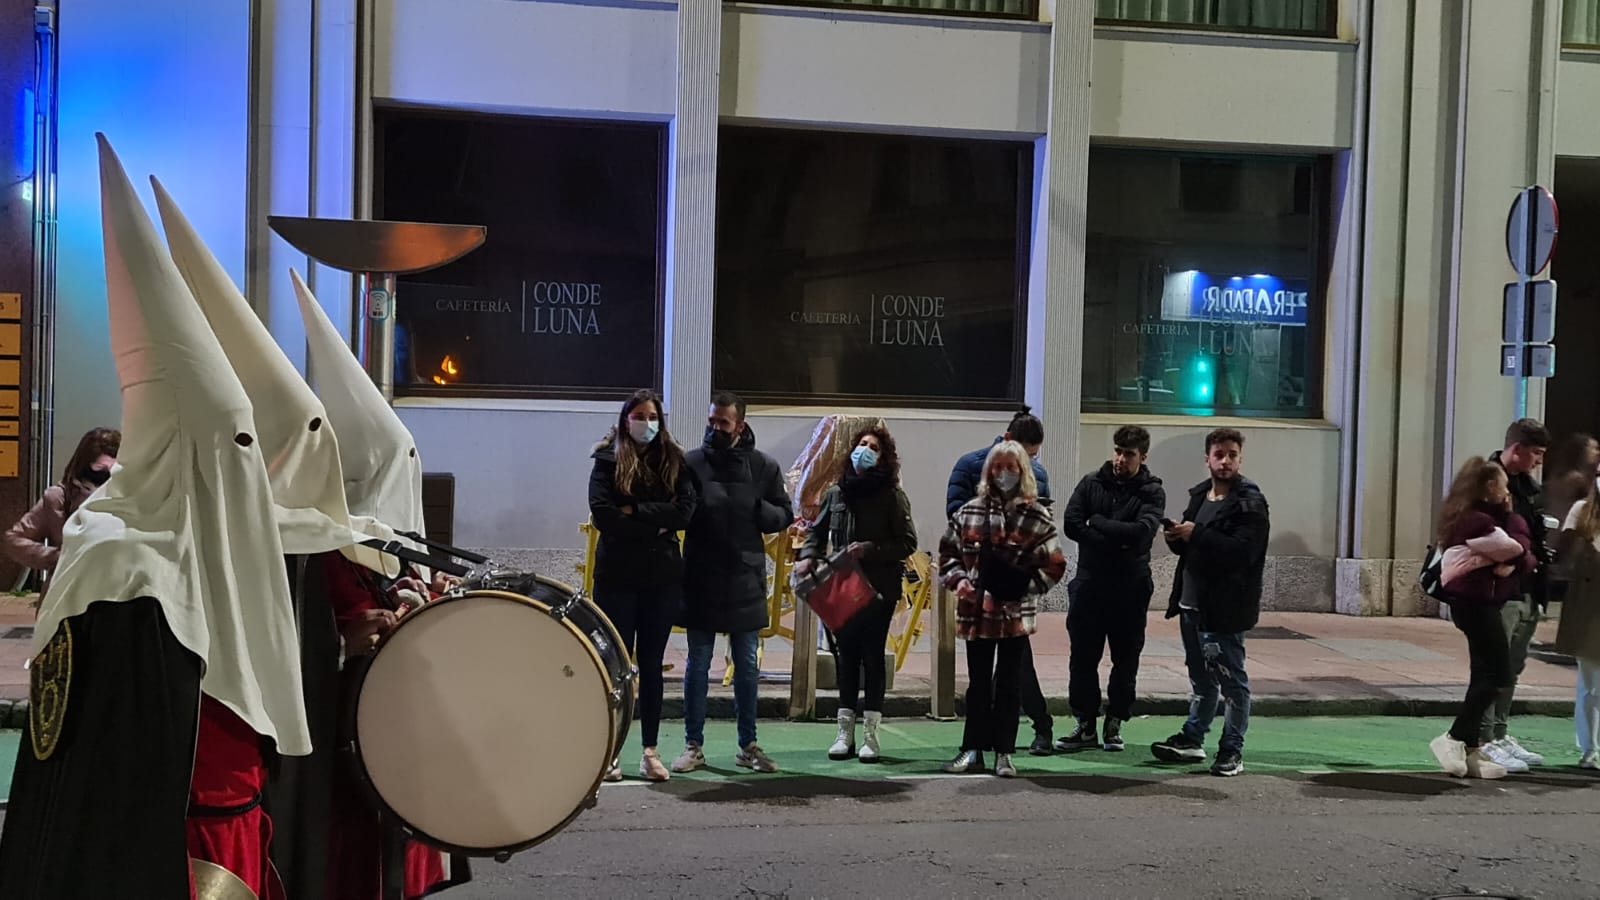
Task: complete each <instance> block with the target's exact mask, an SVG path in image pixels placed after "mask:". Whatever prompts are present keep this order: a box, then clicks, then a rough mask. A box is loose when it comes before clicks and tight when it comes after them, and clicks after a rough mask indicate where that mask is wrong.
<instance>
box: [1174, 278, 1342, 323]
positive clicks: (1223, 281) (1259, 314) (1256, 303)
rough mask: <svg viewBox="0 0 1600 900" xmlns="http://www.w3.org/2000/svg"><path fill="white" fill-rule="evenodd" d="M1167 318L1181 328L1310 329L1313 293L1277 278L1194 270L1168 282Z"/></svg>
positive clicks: (1298, 282)
mask: <svg viewBox="0 0 1600 900" xmlns="http://www.w3.org/2000/svg"><path fill="white" fill-rule="evenodd" d="M1164 281H1165V283H1164V285H1163V289H1162V296H1161V318H1163V319H1166V320H1168V321H1177V322H1227V323H1234V324H1250V325H1256V324H1259V325H1287V326H1304V325H1305V324H1306V321H1307V316H1308V300H1309V298H1310V291H1309V287H1308V285H1307V284H1306V282H1304V281H1301V280H1292V279H1281V278H1278V277H1277V276H1275V275H1265V274H1260V273H1257V274H1252V275H1235V276H1232V277H1228V278H1224V277H1220V276H1213V275H1210V274H1208V273H1205V272H1199V271H1195V270H1193V269H1190V270H1188V271H1186V272H1172V273H1169V274H1168V275H1167V276H1166V278H1165V280H1164Z"/></svg>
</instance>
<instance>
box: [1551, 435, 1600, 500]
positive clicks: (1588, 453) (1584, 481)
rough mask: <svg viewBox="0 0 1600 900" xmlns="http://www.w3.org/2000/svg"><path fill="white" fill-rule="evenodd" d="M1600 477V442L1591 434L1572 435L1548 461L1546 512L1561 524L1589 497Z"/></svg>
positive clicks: (1554, 451)
mask: <svg viewBox="0 0 1600 900" xmlns="http://www.w3.org/2000/svg"><path fill="white" fill-rule="evenodd" d="M1597 474H1600V441H1596V440H1595V439H1594V436H1593V435H1590V434H1583V433H1581V432H1580V433H1577V434H1570V435H1568V436H1567V437H1566V438H1565V439H1564V440H1562V441H1561V443H1559V444H1557V445H1556V446H1555V448H1554V449H1553V450H1551V451H1550V455H1549V456H1548V457H1547V458H1546V459H1545V461H1544V512H1545V515H1547V516H1550V517H1551V518H1553V519H1555V520H1556V521H1558V522H1565V521H1566V520H1567V512H1568V511H1569V510H1571V509H1572V506H1573V504H1575V503H1577V502H1578V501H1579V500H1582V499H1583V498H1584V497H1587V496H1589V492H1590V491H1591V490H1593V489H1594V480H1595V476H1596V475H1597Z"/></svg>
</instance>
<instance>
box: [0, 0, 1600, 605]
mask: <svg viewBox="0 0 1600 900" xmlns="http://www.w3.org/2000/svg"><path fill="white" fill-rule="evenodd" d="M53 27H54V36H55V37H56V39H57V44H58V46H59V57H58V60H57V83H56V88H57V91H56V96H57V97H58V98H59V99H58V106H57V109H56V123H57V132H56V136H55V145H56V148H57V150H56V152H57V161H56V168H55V180H54V185H55V191H54V196H55V204H54V214H55V219H56V222H57V223H58V231H57V236H56V242H57V246H56V251H55V262H54V266H53V272H54V294H53V301H51V302H49V303H48V304H47V303H45V302H32V294H31V293H30V294H29V297H30V303H29V305H28V309H27V315H28V316H30V317H32V319H33V320H37V319H38V318H39V317H40V316H41V315H51V319H52V322H53V325H54V340H53V348H54V354H55V356H54V361H53V372H54V378H53V382H52V386H53V391H54V396H53V404H51V405H52V406H53V427H52V428H51V436H50V445H51V447H50V453H49V454H46V453H45V452H44V449H45V448H44V447H42V446H38V445H35V446H32V447H29V446H26V443H27V442H26V441H24V442H23V443H24V445H25V446H24V447H23V448H22V449H23V452H24V454H25V455H27V458H28V459H30V460H33V461H34V462H35V467H36V468H40V470H41V471H43V467H42V466H40V465H39V464H38V460H39V459H41V458H46V457H48V458H52V459H54V460H55V461H57V462H59V461H64V460H65V459H66V457H67V456H68V455H70V452H71V448H72V446H73V443H74V442H75V441H76V438H77V436H78V435H79V434H81V433H82V432H83V431H84V430H85V429H87V428H89V427H92V426H94V425H97V424H102V423H107V422H115V421H116V420H117V418H118V416H119V410H118V401H117V392H116V391H115V389H114V385H115V384H116V381H115V377H114V371H113V368H112V362H111V358H110V354H109V350H108V343H107V336H106V327H107V325H106V318H105V307H104V302H103V298H104V278H103V270H102V263H101V260H100V243H99V231H98V229H99V208H98V185H97V179H96V166H95V162H94V158H95V157H94V141H93V140H92V137H93V134H94V133H95V132H96V131H103V132H105V133H106V134H107V136H108V137H109V138H110V139H111V140H112V142H113V143H114V144H115V145H116V147H117V149H118V151H119V153H120V154H121V156H122V158H123V160H124V161H125V163H126V164H127V166H128V167H129V169H130V171H135V172H150V173H155V174H158V175H159V176H160V177H161V178H162V180H163V183H164V184H166V185H167V186H168V187H169V189H170V190H171V191H172V193H173V194H174V196H175V197H176V198H177V199H178V201H179V202H180V203H182V204H183V205H184V208H185V209H186V211H188V212H189V214H190V217H191V218H192V219H193V221H194V223H195V225H196V227H197V228H199V229H200V231H201V233H202V234H203V235H204V236H205V237H206V239H207V240H208V242H209V243H210V244H211V246H212V247H213V248H214V249H215V250H216V251H217V253H218V256H219V258H221V259H222V260H223V262H224V264H226V265H227V266H229V268H230V270H231V271H232V272H233V274H234V276H235V277H236V278H237V279H238V280H239V282H240V283H241V284H242V285H243V286H244V287H245V290H246V293H247V295H248V296H249V297H250V298H251V301H252V302H253V303H254V304H255V305H256V308H257V311H258V312H259V313H260V315H261V316H262V318H263V320H264V321H265V322H266V323H267V324H268V326H269V327H270V328H271V329H272V331H273V333H274V334H275V335H276V336H277V337H278V339H279V341H280V343H281V344H282V345H283V346H284V347H285V348H286V349H287V351H288V352H289V354H290V356H291V358H293V359H295V360H296V361H297V363H300V364H302V365H303V363H304V351H303V347H304V336H303V334H302V333H301V331H300V320H299V315H298V313H297V312H296V310H295V301H294V295H293V291H292V288H291V286H290V283H289V280H288V272H287V270H288V269H289V268H290V267H294V268H297V269H299V270H301V271H302V272H309V279H310V283H311V284H312V286H313V288H314V290H315V291H316V292H317V294H318V295H319V297H320V298H321V300H322V301H323V303H324V305H325V306H327V307H328V308H329V309H330V310H335V311H338V312H339V313H341V314H340V315H335V317H334V318H335V321H337V322H341V323H342V324H344V325H346V326H348V324H349V322H350V321H351V319H352V316H353V315H354V304H353V302H352V298H353V294H352V291H353V287H352V284H351V279H350V278H349V277H348V276H347V275H345V274H343V273H340V272H338V271H335V270H332V269H328V268H326V267H322V266H319V265H316V264H314V263H311V262H310V261H308V260H307V259H306V257H305V256H304V255H301V254H297V253H296V252H295V251H294V250H293V249H292V248H290V247H289V246H288V245H287V244H285V243H284V242H283V241H282V240H280V239H278V238H277V237H276V236H274V235H273V233H272V232H271V231H270V230H269V229H268V228H267V226H266V216H267V215H269V214H280V215H316V216H330V217H357V218H359V217H377V218H390V219H411V220H427V221H441V222H464V223H472V224H485V225H487V226H488V228H489V238H488V242H487V243H486V245H485V246H484V247H483V248H482V249H480V250H478V251H476V252H475V253H474V254H472V255H469V256H468V257H466V258H464V259H463V260H461V261H460V262H458V263H456V264H453V265H451V266H449V267H446V268H444V269H440V270H436V271H434V272H429V273H423V274H422V275H418V276H413V277H409V278H407V279H404V280H402V282H401V284H400V288H399V292H398V302H397V319H398V323H399V333H398V341H397V343H398V345H399V352H398V355H397V368H396V371H397V376H396V382H397V387H396V394H397V396H396V400H395V405H396V407H397V408H398V409H399V410H400V413H401V416H402V418H404V419H405V421H406V422H407V424H408V425H410V427H411V428H412V430H413V432H414V433H415V434H416V437H417V440H418V449H419V451H420V452H421V454H422V457H423V460H424V462H425V464H426V468H427V469H428V470H429V471H433V472H444V473H451V474H452V475H453V476H454V479H455V510H454V529H453V531H454V533H453V537H454V540H455V542H456V543H458V544H461V545H463V546H472V547H479V548H492V549H493V550H494V551H495V554H496V556H497V558H499V559H501V560H504V561H507V562H510V563H512V564H529V565H539V566H541V567H546V568H548V569H550V570H551V571H552V572H553V573H554V574H557V575H558V576H559V575H562V574H564V572H565V569H566V567H568V566H570V565H571V563H572V562H574V561H575V560H576V558H577V557H578V556H579V555H580V554H581V549H580V548H581V546H582V538H581V536H580V534H579V532H578V526H579V524H580V523H582V522H583V520H584V519H585V518H586V515H587V509H586V506H585V497H586V479H587V475H588V471H589V466H590V464H589V458H588V457H589V449H590V447H591V446H592V445H593V443H594V442H595V441H596V440H597V439H598V438H599V437H601V436H602V435H603V434H604V432H605V431H606V429H607V427H608V426H609V425H610V424H611V423H612V422H613V421H614V419H615V415H616V410H617V408H618V401H619V400H620V398H621V397H623V396H625V395H626V394H627V393H629V392H631V391H632V390H633V389H636V388H638V387H646V386H651V387H656V388H658V389H660V390H661V391H662V392H663V393H664V394H665V396H666V398H667V405H668V408H669V412H670V419H669V424H670V425H671V426H672V428H673V430H674V431H675V433H676V434H677V436H678V438H679V439H680V441H682V442H685V443H690V444H692V443H694V442H696V441H698V440H699V435H700V431H701V428H702V427H703V416H704V414H705V406H706V399H707V397H708V395H709V394H710V392H711V391H712V390H713V389H714V388H715V389H729V390H735V391H739V392H741V393H743V394H745V395H747V396H748V397H749V398H750V399H751V401H752V403H753V407H752V413H751V421H752V423H753V427H754V429H755V431H756V433H757V436H758V444H759V446H760V447H761V448H762V449H764V450H766V451H767V452H769V453H771V454H773V455H774V456H775V457H777V458H778V459H779V461H780V462H782V463H784V464H788V463H789V462H790V461H791V460H793V459H794V458H795V456H796V454H797V453H798V452H799V451H800V450H801V449H802V448H803V446H804V445H805V442H806V440H807V438H808V437H809V435H810V433H811V430H812V428H813V427H814V426H815V424H816V422H817V419H818V417H819V416H821V415H823V414H826V413H830V412H852V413H861V412H870V413H875V414H879V415H882V416H883V417H884V418H885V419H886V420H887V421H888V423H889V425H890V428H891V429H892V430H893V432H894V433H895V435H896V437H897V439H898V441H899V444H900V446H901V448H902V456H903V458H904V465H905V472H904V478H905V483H906V488H907V491H908V493H909V495H910V496H911V498H912V503H913V509H914V512H915V515H916V521H917V525H918V530H919V533H920V534H921V535H922V540H923V544H924V546H925V547H928V548H931V547H933V545H934V543H935V542H936V541H937V538H938V534H939V532H940V531H941V530H942V526H943V521H944V517H943V502H942V501H943V489H944V483H945V479H946V477H947V476H948V473H949V469H950V466H951V464H952V463H953V462H954V460H955V459H956V457H957V456H959V455H960V454H961V453H963V452H965V451H968V450H971V449H973V448H975V447H980V446H984V445H986V444H987V443H988V442H989V441H990V440H992V439H993V438H994V437H995V435H996V434H998V433H999V432H1000V431H1001V430H1003V426H1004V423H1005V422H1006V421H1007V420H1008V419H1009V417H1010V413H1011V411H1012V410H1013V409H1015V408H1016V407H1017V406H1018V405H1020V404H1022V403H1027V404H1029V405H1031V406H1032V407H1033V409H1034V411H1035V412H1036V413H1037V414H1038V415H1040V416H1041V418H1043V419H1044V421H1045V424H1046V428H1047V442H1046V445H1045V448H1044V453H1043V461H1044V463H1045V465H1046V466H1047V467H1048V468H1049V470H1050V471H1051V473H1052V475H1053V478H1054V481H1055V482H1056V484H1057V485H1058V487H1057V490H1058V491H1060V492H1063V493H1064V492H1065V491H1066V490H1068V489H1070V486H1071V485H1072V484H1073V483H1074V482H1075V481H1076V479H1077V477H1078V476H1079V475H1080V474H1082V473H1084V472H1086V471H1089V470H1090V469H1092V468H1094V467H1096V466H1098V464H1099V463H1100V462H1101V461H1102V460H1103V459H1104V458H1105V457H1106V455H1107V453H1108V452H1109V450H1110V436H1111V433H1112V432H1113V431H1114V430H1115V428H1116V427H1117V426H1118V425H1120V424H1123V423H1127V422H1137V423H1141V424H1144V425H1146V426H1147V427H1149V428H1150V430H1151V432H1152V435H1153V436H1154V442H1153V448H1152V453H1151V466H1152V468H1153V469H1154V470H1155V471H1156V472H1157V474H1159V475H1161V476H1162V477H1163V478H1164V479H1165V480H1166V482H1167V485H1168V491H1169V498H1170V503H1171V505H1172V508H1173V509H1174V510H1177V509H1179V508H1181V505H1182V495H1183V492H1184V489H1185V488H1187V487H1188V486H1189V485H1190V484H1193V483H1194V482H1196V481H1198V480H1200V479H1201V478H1202V477H1203V476H1204V468H1203V464H1202V455H1203V448H1202V441H1203V436H1204V434H1205V433H1206V432H1207V431H1208V430H1210V429H1211V428H1214V427H1217V426H1219V425H1229V426H1233V427H1237V428H1239V429H1240V430H1241V431H1242V432H1244V434H1245V435H1246V438H1247V444H1246V462H1245V471H1246V473H1247V474H1249V475H1250V476H1251V477H1252V478H1254V479H1256V480H1257V481H1258V482H1260V483H1261V485H1262V486H1263V488H1264V489H1265V491H1266V493H1267V495H1268V497H1269V499H1270V501H1271V504H1272V516H1273V526H1274V527H1273V540H1272V544H1271V554H1272V561H1271V565H1270V567H1269V584H1268V591H1267V593H1268V599H1267V602H1268V604H1269V605H1270V606H1274V607H1276V608H1280V609H1305V610H1323V611H1331V610H1338V611H1342V612H1348V613H1353V614H1363V615H1390V614H1393V615H1415V614H1426V613H1429V612H1431V611H1432V610H1430V609H1429V608H1427V606H1426V605H1425V604H1423V603H1422V601H1421V599H1420V598H1419V596H1418V595H1417V593H1416V592H1415V591H1414V590H1413V589H1412V585H1413V584H1414V582H1415V577H1416V573H1417V570H1418V568H1419V565H1420V563H1419V560H1420V558H1421V557H1422V555H1423V552H1424V548H1425V547H1426V546H1427V545H1428V543H1429V542H1430V534H1429V532H1430V530H1431V521H1432V517H1433V512H1434V509H1435V506H1436V502H1437V495H1438V494H1439V493H1440V491H1441V490H1442V487H1443V486H1444V484H1445V483H1446V482H1447V480H1448V477H1449V474H1450V472H1451V471H1452V469H1453V467H1454V465H1455V464H1457V463H1458V462H1459V461H1460V460H1462V459H1464V458H1465V457H1467V456H1469V455H1472V454H1474V453H1482V452H1487V451H1488V450H1491V449H1495V448H1496V447H1497V446H1498V443H1499V440H1500V437H1501V434H1502V432H1503V430H1504V428H1505V425H1506V423H1507V422H1508V421H1509V420H1510V418H1511V417H1512V411H1513V408H1514V392H1515V387H1516V382H1514V381H1513V380H1510V379H1506V378H1503V377H1501V375H1500V374H1499V367H1498V351H1499V344H1500V330H1501V285H1502V284H1504V283H1505V282H1506V281H1508V280H1512V279H1513V278H1514V275H1513V272H1512V270H1511V268H1510V265H1509V263H1508V262H1507V260H1506V251H1505V223H1506V211H1507V207H1508V205H1509V203H1510V202H1511V200H1512V198H1513V197H1514V195H1515V193H1516V191H1517V190H1518V189H1519V188H1521V187H1523V186H1525V185H1528V184H1535V183H1537V184H1543V185H1547V186H1550V187H1551V188H1552V189H1553V191H1554V193H1555V195H1556V197H1557V199H1558V201H1559V202H1561V204H1562V212H1563V217H1562V228H1563V237H1562V241H1561V244H1560V247H1559V248H1558V251H1557V257H1556V262H1555V264H1554V275H1555V277H1556V278H1558V279H1559V280H1560V281H1561V298H1562V306H1561V312H1560V315H1559V329H1558V334H1557V338H1556V344H1557V346H1558V348H1559V350H1560V355H1559V365H1558V372H1559V374H1558V376H1557V378H1556V379H1554V380H1552V381H1551V382H1549V383H1548V384H1547V383H1543V382H1538V381H1535V382H1532V383H1531V384H1530V386H1529V390H1528V409H1529V410H1530V411H1531V413H1532V414H1534V415H1543V414H1546V412H1547V411H1548V414H1549V416H1550V417H1551V421H1552V424H1553V425H1554V426H1556V427H1557V429H1558V430H1559V431H1563V432H1566V431H1579V430H1582V431H1596V430H1600V399H1597V397H1600V392H1597V391H1594V390H1593V389H1592V387H1591V385H1592V384H1593V383H1594V382H1595V381H1596V379H1597V376H1600V370H1597V368H1596V367H1597V365H1600V363H1595V362H1593V360H1596V359H1600V353H1597V352H1596V351H1600V346H1594V347H1591V346H1589V345H1590V344H1597V345H1600V337H1591V335H1595V334H1600V328H1595V327H1589V325H1588V320H1589V318H1591V317H1596V316H1600V313H1596V312H1591V311H1590V310H1589V307H1592V306H1595V301H1596V300H1597V299H1600V298H1597V296H1596V289H1597V287H1600V270H1597V264H1596V263H1595V262H1594V261H1592V260H1591V259H1588V258H1586V255H1587V256H1593V254H1592V253H1590V252H1589V251H1588V250H1587V248H1586V247H1585V246H1582V245H1580V243H1579V242H1580V241H1584V242H1585V243H1588V244H1592V243H1593V241H1592V240H1591V239H1590V238H1592V237H1593V236H1594V235H1596V234H1600V115H1596V113H1600V0H1566V2H1565V3H1562V2H1559V0H1512V2H1506V0H1393V2H1391V0H1094V2H1091V0H1056V2H1054V3H1050V2H1048V0H1044V2H1042V3H1036V2H1034V0H882V2H870V3H869V2H864V0H863V2H848V0H841V2H836V3H831V4H817V5H809V6H807V5H797V4H783V3H765V2H763V3H755V2H751V3H720V2H717V0H679V2H670V0H603V2H602V0H561V2H557V0H255V2H252V3H248V4H244V3H237V4H215V3H194V2H184V0H152V3H148V4H135V5H130V4H126V3H118V2H112V0H61V2H60V4H59V9H58V10H56V14H55V19H54V25H53ZM1594 324H1596V325H1600V322H1597V323H1594ZM312 374H313V375H314V374H315V373H312ZM24 468H26V466H25V467H24ZM20 511H21V510H20V509H19V510H16V512H20ZM1158 596H1159V592H1158Z"/></svg>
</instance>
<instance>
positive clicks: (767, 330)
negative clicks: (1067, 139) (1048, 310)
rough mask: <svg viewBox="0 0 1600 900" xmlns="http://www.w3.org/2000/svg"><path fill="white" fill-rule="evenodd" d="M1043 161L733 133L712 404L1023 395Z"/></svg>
mask: <svg viewBox="0 0 1600 900" xmlns="http://www.w3.org/2000/svg"><path fill="white" fill-rule="evenodd" d="M1032 178H1033V149H1032V145H1031V144H1021V143H1014V142H1000V141H967V140H960V141H957V140H944V139H935V138H920V137H904V136H885V135H872V134H857V133H838V132H820V131H787V130H778V129H768V128H747V127H732V126H729V127H724V128H723V129H722V135H721V145H720V147H719V150H718V180H717V297H716V322H715V326H716V356H715V368H714V375H713V377H714V379H715V382H716V386H717V387H719V388H726V389H728V390H734V391H738V392H740V393H742V394H745V395H747V396H748V397H749V398H751V399H754V400H762V401H767V402H796V401H801V402H809V401H813V400H828V401H839V400H844V401H851V400H859V401H864V402H872V403H883V404H889V405H905V406H979V407H982V406H989V405H993V406H1001V405H1006V404H1010V403H1014V402H1015V401H1016V400H1017V399H1019V398H1020V397H1021V393H1022V353H1021V350H1020V348H1021V346H1022V343H1021V342H1022V338H1023V323H1024V318H1025V305H1024V304H1025V297H1026V285H1027V269H1028V244H1027V238H1028V222H1029V217H1030V213H1031V207H1030V198H1031V197H1032V195H1033V189H1032Z"/></svg>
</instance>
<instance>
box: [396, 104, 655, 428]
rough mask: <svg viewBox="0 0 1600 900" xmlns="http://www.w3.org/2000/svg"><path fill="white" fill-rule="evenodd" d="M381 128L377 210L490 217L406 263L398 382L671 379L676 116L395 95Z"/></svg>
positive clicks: (516, 391) (400, 293) (571, 388)
mask: <svg viewBox="0 0 1600 900" xmlns="http://www.w3.org/2000/svg"><path fill="white" fill-rule="evenodd" d="M378 128H379V131H378V148H379V153H378V182H377V184H378V188H377V191H376V196H375V198H374V208H375V213H376V215H377V216H379V217H380V218H385V219H391V220H396V221H419V222H455V223H462V224H472V225H485V226H488V239H487V241H486V242H485V243H484V245H483V246H482V247H480V248H479V249H477V250H475V251H473V252H472V253H469V254H467V255H466V256H465V257H463V258H461V259H460V260H459V261H457V262H455V263H452V264H450V265H448V266H445V267H443V268H439V269H435V270H432V271H429V272H422V273H419V274H417V275H411V276H403V277H401V279H400V283H399V285H398V288H397V292H396V302H395V313H396V315H395V318H396V329H395V330H396V334H395V357H396V358H395V393H396V394H400V395H438V394H445V395H463V394H465V395H474V396H545V397H571V398H594V399H610V398H618V397H622V396H626V395H627V394H628V393H630V392H632V391H634V390H637V389H638V388H641V387H649V386H655V387H660V382H661V378H660V371H661V365H660V341H659V328H658V325H659V320H660V309H661V297H662V284H663V263H662V259H663V255H662V250H661V247H662V234H663V224H664V221H665V219H664V210H663V203H662V184H663V179H664V172H663V165H664V160H665V149H664V147H665V144H664V142H665V128H664V126H661V125H654V124H639V123H618V122H604V123H600V122H575V121H566V120H553V119H534V118H515V117H508V116H485V115H476V114H463V113H449V114H446V113H440V112H432V111H417V110H398V109H387V110H380V111H379V116H378Z"/></svg>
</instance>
